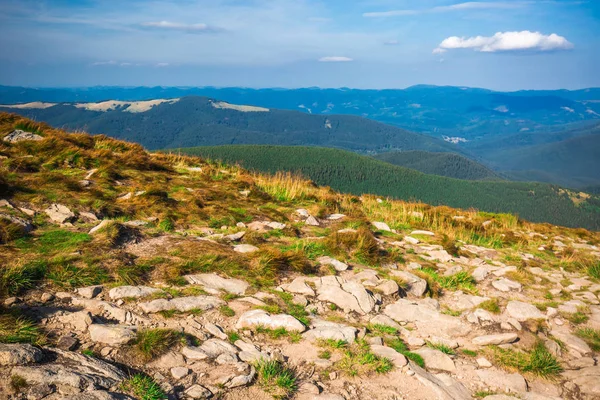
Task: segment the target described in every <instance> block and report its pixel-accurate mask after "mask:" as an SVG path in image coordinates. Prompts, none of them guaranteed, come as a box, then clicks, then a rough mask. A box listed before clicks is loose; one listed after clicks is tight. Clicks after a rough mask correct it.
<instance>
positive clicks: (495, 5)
mask: <svg viewBox="0 0 600 400" xmlns="http://www.w3.org/2000/svg"><path fill="white" fill-rule="evenodd" d="M531 3H532V2H531V1H511V2H508V1H500V2H489V1H470V2H466V3H458V4H452V5H449V6H438V7H432V8H423V9H406V10H388V11H376V12H368V13H364V14H363V17H366V18H386V17H402V16H409V15H417V14H428V13H443V12H451V11H460V10H491V9H512V8H520V7H523V6H526V5H528V4H531Z"/></svg>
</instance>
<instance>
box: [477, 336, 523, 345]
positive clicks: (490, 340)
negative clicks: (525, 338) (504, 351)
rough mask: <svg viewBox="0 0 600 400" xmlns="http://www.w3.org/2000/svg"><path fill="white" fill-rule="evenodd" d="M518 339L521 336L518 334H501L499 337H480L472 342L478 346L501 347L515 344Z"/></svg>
mask: <svg viewBox="0 0 600 400" xmlns="http://www.w3.org/2000/svg"><path fill="white" fill-rule="evenodd" d="M518 338H519V336H518V335H517V334H516V333H499V334H497V335H485V336H478V337H476V338H474V339H473V340H472V341H471V342H472V343H473V344H475V345H478V346H487V345H491V344H496V345H499V344H506V343H512V342H515V341H516V340H517V339H518Z"/></svg>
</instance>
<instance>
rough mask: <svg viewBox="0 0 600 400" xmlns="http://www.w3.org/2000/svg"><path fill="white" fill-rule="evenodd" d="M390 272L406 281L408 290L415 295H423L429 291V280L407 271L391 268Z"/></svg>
mask: <svg viewBox="0 0 600 400" xmlns="http://www.w3.org/2000/svg"><path fill="white" fill-rule="evenodd" d="M390 274H391V275H393V276H396V277H398V278H400V279H402V280H403V281H404V282H406V285H407V287H406V291H407V292H408V293H410V294H412V295H413V296H416V297H423V296H424V295H425V293H426V292H427V281H426V280H425V279H422V278H419V277H418V276H416V275H414V274H411V273H410V272H406V271H397V270H391V271H390Z"/></svg>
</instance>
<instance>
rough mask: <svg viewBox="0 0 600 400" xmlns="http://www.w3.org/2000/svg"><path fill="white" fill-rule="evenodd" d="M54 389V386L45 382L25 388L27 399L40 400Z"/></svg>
mask: <svg viewBox="0 0 600 400" xmlns="http://www.w3.org/2000/svg"><path fill="white" fill-rule="evenodd" d="M54 391H55V389H54V387H53V386H51V385H48V384H47V383H40V384H38V385H33V386H31V387H30V388H29V389H27V400H41V399H43V398H44V397H46V396H50V395H51V394H52V393H54Z"/></svg>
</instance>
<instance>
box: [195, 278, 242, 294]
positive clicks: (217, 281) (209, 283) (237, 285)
mask: <svg viewBox="0 0 600 400" xmlns="http://www.w3.org/2000/svg"><path fill="white" fill-rule="evenodd" d="M184 278H185V280H186V281H188V282H189V283H191V284H194V285H200V286H203V287H204V288H205V289H206V290H212V291H213V292H218V291H220V290H224V291H226V292H227V293H232V294H237V295H242V294H244V293H246V290H247V289H248V287H249V286H250V285H249V284H248V283H246V282H244V281H242V280H240V279H227V278H222V277H220V276H219V275H217V274H197V275H186V276H184Z"/></svg>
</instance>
